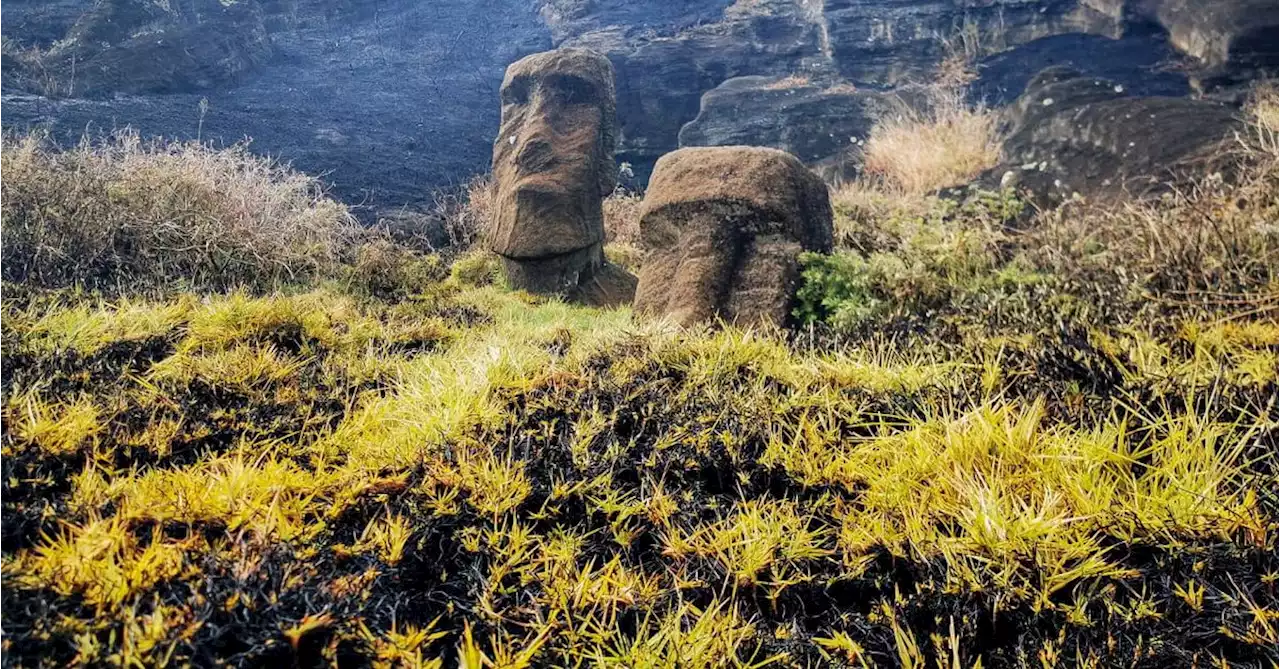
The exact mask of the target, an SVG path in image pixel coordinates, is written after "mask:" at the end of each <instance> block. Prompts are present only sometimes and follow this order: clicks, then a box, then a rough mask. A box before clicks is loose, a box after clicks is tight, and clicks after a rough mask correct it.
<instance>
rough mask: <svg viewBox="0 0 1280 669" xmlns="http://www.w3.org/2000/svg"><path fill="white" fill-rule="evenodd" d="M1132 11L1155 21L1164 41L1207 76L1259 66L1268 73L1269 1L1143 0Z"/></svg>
mask: <svg viewBox="0 0 1280 669" xmlns="http://www.w3.org/2000/svg"><path fill="white" fill-rule="evenodd" d="M1137 5H1138V7H1137V10H1138V13H1139V14H1140V15H1144V16H1149V17H1152V18H1154V19H1155V20H1156V21H1158V22H1159V24H1160V25H1161V26H1163V27H1164V28H1165V30H1167V31H1168V34H1169V40H1170V41H1171V42H1172V43H1173V45H1174V46H1176V47H1177V48H1178V49H1179V50H1181V51H1182V52H1183V53H1186V54H1188V55H1190V56H1192V57H1194V58H1196V59H1197V60H1199V61H1200V62H1201V63H1202V64H1203V65H1205V66H1206V68H1207V69H1208V72H1209V73H1210V74H1211V75H1217V76H1222V75H1226V74H1228V71H1229V70H1252V69H1255V68H1260V67H1261V68H1265V69H1267V70H1269V71H1272V72H1274V71H1275V67H1276V58H1277V55H1276V51H1277V45H1278V44H1280V41H1278V39H1277V31H1278V28H1280V25H1278V24H1280V19H1278V18H1277V17H1278V14H1277V12H1276V3H1274V2H1271V1H1270V0H1212V1H1206V0H1146V1H1145V2H1138V3H1137Z"/></svg>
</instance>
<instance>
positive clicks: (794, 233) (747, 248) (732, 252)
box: [635, 147, 832, 326]
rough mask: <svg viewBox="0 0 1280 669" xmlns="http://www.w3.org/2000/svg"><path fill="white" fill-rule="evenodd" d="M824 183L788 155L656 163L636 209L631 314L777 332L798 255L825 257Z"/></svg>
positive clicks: (828, 235) (700, 156) (689, 156)
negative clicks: (638, 257)
mask: <svg viewBox="0 0 1280 669" xmlns="http://www.w3.org/2000/svg"><path fill="white" fill-rule="evenodd" d="M831 218H832V214H831V202H830V200H829V199H828V194H827V187H826V184H824V183H823V182H822V180H821V179H819V178H818V177H817V176H815V175H814V174H813V173H812V172H810V171H809V170H808V169H806V168H805V166H804V165H803V164H802V163H801V162H800V161H799V160H797V159H796V158H795V157H794V156H791V155H790V154H787V153H784V152H782V151H778V150H776V149H764V148H755V147H716V148H688V149H680V150H679V151H676V152H673V153H670V154H667V155H666V156H663V157H662V159H661V160H659V161H658V164H657V165H656V166H655V168H654V172H653V180H652V181H651V182H650V184H649V191H648V193H647V194H646V195H645V199H644V204H643V205H642V207H641V217H640V236H641V243H642V244H643V246H644V250H645V256H644V261H643V264H642V266H641V270H640V285H639V286H638V287H637V289H636V299H635V308H636V310H637V311H640V312H644V313H650V314H656V315H661V316H666V317H668V318H671V319H672V320H674V321H675V322H677V323H681V324H684V325H690V324H694V323H700V322H706V321H711V320H716V319H719V320H723V321H725V322H729V323H736V324H738V325H746V326H750V325H766V324H773V325H784V324H785V323H786V322H787V320H788V316H789V314H790V307H791V303H792V300H793V299H794V297H795V287H796V282H797V281H798V280H799V277H800V263H799V256H800V253H801V252H803V251H830V250H831V243H832V229H831Z"/></svg>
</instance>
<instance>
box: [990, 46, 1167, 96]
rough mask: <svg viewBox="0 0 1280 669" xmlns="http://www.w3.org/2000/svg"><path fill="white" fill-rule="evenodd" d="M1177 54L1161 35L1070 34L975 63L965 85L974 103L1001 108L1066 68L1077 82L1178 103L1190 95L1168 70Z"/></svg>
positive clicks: (1017, 47) (1020, 47) (1016, 48)
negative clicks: (1035, 80)
mask: <svg viewBox="0 0 1280 669" xmlns="http://www.w3.org/2000/svg"><path fill="white" fill-rule="evenodd" d="M1177 61H1178V54H1177V52H1176V51H1174V49H1173V47H1172V46H1170V45H1169V43H1168V40H1166V39H1165V38H1164V37H1163V36H1162V35H1160V34H1155V33H1151V32H1149V31H1143V32H1138V33H1136V34H1128V35H1125V36H1124V37H1122V38H1119V39H1112V38H1110V37H1104V36H1101V35H1089V34H1083V33H1070V34H1065V35H1054V36H1052V37H1044V38H1041V39H1037V40H1032V41H1030V42H1027V43H1026V44H1022V45H1019V46H1016V47H1014V48H1012V49H1009V50H1007V51H1002V52H1000V53H998V54H995V55H992V56H989V57H987V58H983V59H981V60H980V61H978V63H977V67H976V71H977V75H978V78H977V79H976V80H974V81H973V82H972V83H971V84H970V85H969V96H970V98H971V99H972V100H974V101H977V102H982V103H985V104H986V105H988V106H991V107H1002V106H1004V105H1007V104H1009V103H1011V102H1013V101H1014V100H1016V99H1017V98H1018V96H1020V95H1022V92H1023V91H1025V90H1026V87H1027V83H1028V82H1030V81H1031V78H1032V77H1034V76H1035V75H1036V74H1038V73H1039V72H1041V71H1042V70H1044V69H1045V68H1048V67H1053V66H1066V67H1070V68H1071V69H1073V70H1078V71H1079V72H1080V73H1081V76H1086V77H1097V78H1101V79H1108V80H1111V81H1114V82H1115V83H1116V84H1118V85H1121V86H1123V87H1124V88H1125V89H1126V90H1128V91H1130V92H1131V93H1132V94H1134V95H1166V96H1176V97H1181V96H1185V95H1187V94H1189V93H1190V92H1191V86H1190V84H1189V83H1188V81H1187V75H1186V73H1185V72H1182V71H1178V70H1176V69H1174V68H1171V67H1169V64H1170V63H1173V62H1177Z"/></svg>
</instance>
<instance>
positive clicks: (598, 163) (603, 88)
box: [490, 49, 617, 293]
mask: <svg viewBox="0 0 1280 669" xmlns="http://www.w3.org/2000/svg"><path fill="white" fill-rule="evenodd" d="M501 94H502V127H501V130H500V131H499V134H498V140H497V143H496V144H495V145H494V150H493V172H494V176H495V178H496V180H497V188H498V204H497V212H496V218H497V220H496V223H495V226H494V228H495V229H494V234H493V236H492V238H491V242H490V245H491V248H492V250H493V251H494V252H495V253H497V254H499V255H501V256H502V257H503V259H504V260H505V261H506V264H507V267H508V279H509V280H510V281H511V282H512V283H513V284H514V285H515V287H517V288H524V289H526V290H531V291H534V292H546V293H551V292H564V291H565V290H567V289H570V288H571V287H572V286H573V285H575V284H576V281H577V280H578V277H579V275H580V274H582V272H584V271H587V270H589V269H590V268H591V267H593V266H596V265H599V264H600V263H601V262H603V255H602V253H601V251H600V248H601V245H602V243H603V241H604V217H603V214H602V211H601V200H602V198H603V197H604V196H606V195H608V194H609V193H610V192H612V190H613V188H614V185H615V183H616V178H617V172H616V168H615V166H614V162H613V149H614V144H615V142H616V137H617V118H616V117H617V114H616V109H615V106H614V105H615V103H614V84H613V66H612V64H610V63H609V60H608V59H607V58H605V57H604V56H601V55H599V54H597V53H595V52H592V51H587V50H584V49H559V50H556V51H549V52H546V53H539V54H534V55H532V56H528V57H526V58H524V59H522V60H520V61H518V62H516V63H514V64H513V65H511V66H510V67H509V68H507V76H506V80H505V81H504V82H503V84H502V93H501Z"/></svg>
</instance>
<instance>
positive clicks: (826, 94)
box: [680, 77, 904, 179]
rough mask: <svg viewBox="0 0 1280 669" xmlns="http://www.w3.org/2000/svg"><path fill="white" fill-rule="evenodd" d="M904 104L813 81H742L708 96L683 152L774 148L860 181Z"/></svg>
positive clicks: (834, 175)
mask: <svg viewBox="0 0 1280 669" xmlns="http://www.w3.org/2000/svg"><path fill="white" fill-rule="evenodd" d="M903 104H904V103H903V102H902V100H901V99H900V98H899V97H898V96H897V95H895V94H886V93H881V92H878V91H873V90H863V89H857V88H855V87H854V86H852V85H851V84H848V83H844V84H833V85H829V86H827V85H821V84H818V83H816V82H811V81H810V80H807V79H797V78H794V77H793V78H787V79H778V78H774V77H738V78H736V79H730V80H728V81H726V82H724V83H723V84H721V85H719V86H717V87H716V88H714V89H712V90H711V91H709V92H707V94H706V95H703V96H702V107H701V110H700V111H699V113H698V117H697V118H695V119H694V120H692V121H690V122H689V123H688V124H686V125H685V126H684V128H682V129H681V130H680V146H681V147H688V146H767V147H771V148H775V149H780V150H782V151H786V152H788V153H790V154H793V155H795V156H796V157H797V158H800V160H801V161H803V162H804V163H805V164H806V165H809V166H810V167H813V168H815V169H817V170H818V171H819V173H820V174H822V175H823V176H825V177H827V178H830V179H839V178H851V177H853V176H854V175H855V172H856V167H857V164H858V157H859V156H860V154H861V147H862V146H863V145H864V144H865V141H866V138H867V135H868V133H869V132H870V131H871V127H872V126H873V125H875V121H876V119H877V118H878V117H879V116H880V115H882V114H885V113H888V112H890V111H893V110H895V109H898V108H900V107H901V106H902V105H903Z"/></svg>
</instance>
